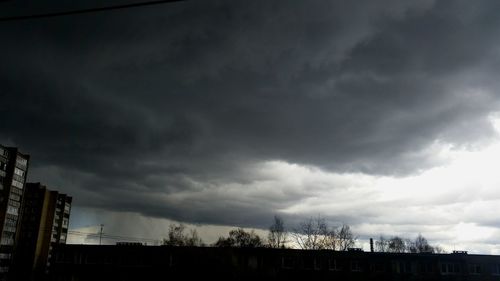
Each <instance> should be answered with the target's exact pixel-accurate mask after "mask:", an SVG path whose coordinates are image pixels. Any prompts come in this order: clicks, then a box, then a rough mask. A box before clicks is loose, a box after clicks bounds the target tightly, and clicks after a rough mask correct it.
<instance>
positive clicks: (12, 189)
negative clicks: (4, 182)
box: [10, 187, 23, 195]
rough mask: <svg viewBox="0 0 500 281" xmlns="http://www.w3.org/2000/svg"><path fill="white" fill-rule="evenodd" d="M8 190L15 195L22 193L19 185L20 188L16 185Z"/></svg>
mask: <svg viewBox="0 0 500 281" xmlns="http://www.w3.org/2000/svg"><path fill="white" fill-rule="evenodd" d="M10 192H11V193H14V194H17V195H22V194H23V191H22V187H21V189H19V188H17V187H13V188H11V189H10Z"/></svg>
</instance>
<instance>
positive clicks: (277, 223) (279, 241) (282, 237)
mask: <svg viewBox="0 0 500 281" xmlns="http://www.w3.org/2000/svg"><path fill="white" fill-rule="evenodd" d="M287 238H288V232H287V231H286V229H285V223H284V221H283V219H282V218H281V217H279V216H274V222H273V224H272V225H271V226H270V227H269V234H268V236H267V241H268V244H269V247H271V248H285V244H286V243H287V242H288V241H287Z"/></svg>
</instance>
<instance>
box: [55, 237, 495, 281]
mask: <svg viewBox="0 0 500 281" xmlns="http://www.w3.org/2000/svg"><path fill="white" fill-rule="evenodd" d="M52 259H53V261H52V265H51V268H50V273H49V275H48V277H49V280H58V281H59V280H61V281H62V280H80V281H85V280H92V281H94V280H122V281H124V280H160V279H161V280H163V279H168V280H191V279H193V280H210V279H212V278H213V279H215V280H297V279H298V280H356V281H370V280H371V281H402V280H409V281H410V280H411V281H435V280H446V281H459V280H460V281H464V280H471V281H490V280H491V281H492V280H500V256H494V255H469V254H467V253H466V252H454V253H451V254H431V253H418V254H417V253H378V252H363V251H360V250H352V251H332V250H294V249H271V248H216V247H169V246H141V245H116V246H113V245H103V246H99V245H59V246H57V247H56V248H55V250H54V255H53V256H52ZM158 276H160V278H158Z"/></svg>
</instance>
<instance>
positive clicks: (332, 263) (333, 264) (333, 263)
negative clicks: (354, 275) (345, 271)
mask: <svg viewBox="0 0 500 281" xmlns="http://www.w3.org/2000/svg"><path fill="white" fill-rule="evenodd" d="M328 269H329V270H332V271H340V270H342V268H341V267H340V265H339V263H338V261H337V260H336V259H329V260H328Z"/></svg>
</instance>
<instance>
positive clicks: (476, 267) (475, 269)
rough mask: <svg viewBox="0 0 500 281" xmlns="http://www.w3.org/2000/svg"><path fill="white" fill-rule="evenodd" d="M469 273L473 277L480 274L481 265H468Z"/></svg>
mask: <svg viewBox="0 0 500 281" xmlns="http://www.w3.org/2000/svg"><path fill="white" fill-rule="evenodd" d="M469 273H470V274H473V275H477V274H481V265H479V264H469Z"/></svg>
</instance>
